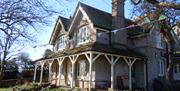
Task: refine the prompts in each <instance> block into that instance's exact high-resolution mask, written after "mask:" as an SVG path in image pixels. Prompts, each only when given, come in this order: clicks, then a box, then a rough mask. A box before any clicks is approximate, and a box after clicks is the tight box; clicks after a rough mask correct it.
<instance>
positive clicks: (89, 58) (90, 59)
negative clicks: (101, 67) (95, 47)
mask: <svg viewBox="0 0 180 91" xmlns="http://www.w3.org/2000/svg"><path fill="white" fill-rule="evenodd" d="M85 56H86V58H87V59H88V61H89V91H91V88H92V65H93V63H94V61H95V60H96V59H97V58H98V57H99V56H100V54H97V55H96V56H95V57H94V58H93V54H92V52H90V53H89V56H88V55H87V53H86V54H85Z"/></svg>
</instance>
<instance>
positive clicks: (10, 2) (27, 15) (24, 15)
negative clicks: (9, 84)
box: [0, 0, 65, 79]
mask: <svg viewBox="0 0 180 91" xmlns="http://www.w3.org/2000/svg"><path fill="white" fill-rule="evenodd" d="M50 1H51V0H50ZM50 1H49V2H50ZM53 1H55V2H57V1H58V0H53ZM53 1H51V2H53ZM63 1H65V0H63ZM63 1H62V0H61V1H59V2H57V3H59V4H61V5H63V3H62V2H63ZM57 10H58V11H56V10H55V9H53V8H52V7H51V6H50V5H49V3H48V0H0V34H1V35H0V55H1V58H0V62H1V68H0V79H1V78H2V74H3V65H4V63H5V61H7V60H9V59H10V58H12V57H13V56H16V55H17V54H18V53H19V52H20V51H21V50H22V49H23V47H24V46H25V45H26V43H28V44H29V45H32V43H34V42H35V34H36V33H39V32H40V30H42V29H41V28H39V26H40V25H48V24H49V20H48V16H52V15H53V14H57V13H58V14H60V13H62V12H63V9H57Z"/></svg>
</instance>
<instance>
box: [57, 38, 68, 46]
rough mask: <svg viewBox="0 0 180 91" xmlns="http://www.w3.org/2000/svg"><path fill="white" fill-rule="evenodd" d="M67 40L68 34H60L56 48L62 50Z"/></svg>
mask: <svg viewBox="0 0 180 91" xmlns="http://www.w3.org/2000/svg"><path fill="white" fill-rule="evenodd" d="M67 40H68V36H67V35H61V36H59V38H58V45H57V47H58V50H62V49H64V48H65V47H66V45H67Z"/></svg>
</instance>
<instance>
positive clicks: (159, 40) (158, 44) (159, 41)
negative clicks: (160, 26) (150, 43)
mask: <svg viewBox="0 0 180 91" xmlns="http://www.w3.org/2000/svg"><path fill="white" fill-rule="evenodd" d="M155 43H156V48H161V49H163V48H164V43H163V41H162V34H161V33H160V32H156V34H155Z"/></svg>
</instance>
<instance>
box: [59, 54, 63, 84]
mask: <svg viewBox="0 0 180 91" xmlns="http://www.w3.org/2000/svg"><path fill="white" fill-rule="evenodd" d="M63 61H64V57H62V58H59V59H58V63H59V79H58V81H59V83H58V84H59V86H60V80H61V68H62V67H61V65H62V63H63Z"/></svg>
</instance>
